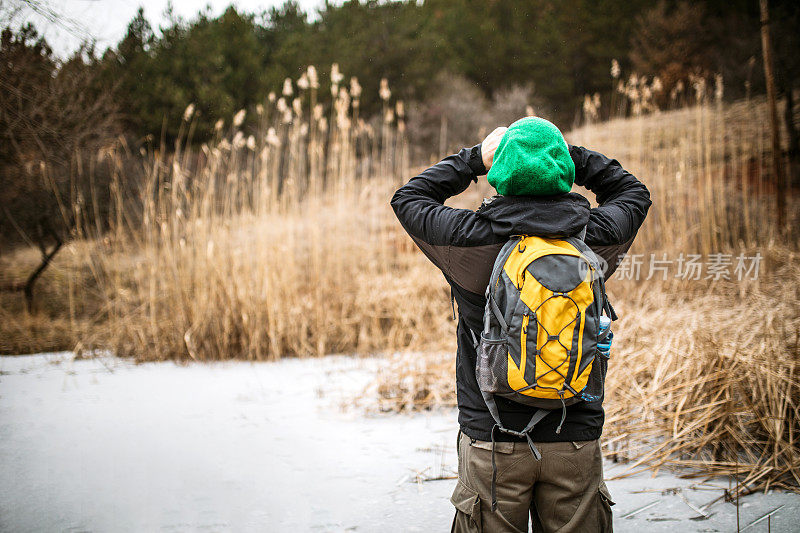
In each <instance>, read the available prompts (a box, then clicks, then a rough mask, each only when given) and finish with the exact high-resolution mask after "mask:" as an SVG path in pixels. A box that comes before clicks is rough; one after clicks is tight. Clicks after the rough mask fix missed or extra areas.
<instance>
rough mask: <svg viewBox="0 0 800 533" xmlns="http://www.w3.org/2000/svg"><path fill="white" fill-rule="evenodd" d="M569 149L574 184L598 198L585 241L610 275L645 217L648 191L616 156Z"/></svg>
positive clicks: (607, 274)
mask: <svg viewBox="0 0 800 533" xmlns="http://www.w3.org/2000/svg"><path fill="white" fill-rule="evenodd" d="M569 152H570V155H571V156H572V161H573V162H574V163H575V183H576V184H577V185H581V186H583V187H586V188H587V189H589V190H590V191H591V192H593V193H594V194H595V196H596V197H597V203H598V204H599V206H598V207H595V208H593V209H592V210H591V212H590V214H589V225H588V227H587V228H586V239H585V240H586V244H588V245H589V246H590V247H591V248H592V250H594V251H595V252H596V253H597V254H598V255H600V256H601V257H602V258H603V259H604V260H605V261H606V262H607V263H608V265H609V269H608V270H607V271H606V277H609V276H611V274H613V273H614V271H615V270H616V268H617V266H618V265H619V262H620V261H621V259H622V256H623V255H624V254H625V253H626V252H627V251H628V249H629V248H630V247H631V244H633V239H634V237H636V232H637V231H639V228H640V227H641V225H642V223H643V222H644V219H645V217H646V216H647V211H648V209H649V208H650V205H651V204H652V202H651V201H650V192H649V191H648V190H647V187H645V185H644V184H643V183H642V182H640V181H639V180H638V179H636V177H634V176H633V174H631V173H630V172H628V171H627V170H625V169H624V168H622V165H620V164H619V162H618V161H617V160H616V159H609V158H608V157H606V156H604V155H603V154H600V153H598V152H594V151H592V150H588V149H586V148H583V147H582V146H572V145H570V147H569Z"/></svg>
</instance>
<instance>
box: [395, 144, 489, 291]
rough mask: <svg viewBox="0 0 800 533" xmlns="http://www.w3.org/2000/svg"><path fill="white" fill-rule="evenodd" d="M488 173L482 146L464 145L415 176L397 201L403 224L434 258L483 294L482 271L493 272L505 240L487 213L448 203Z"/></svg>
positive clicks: (449, 274) (453, 277)
mask: <svg viewBox="0 0 800 533" xmlns="http://www.w3.org/2000/svg"><path fill="white" fill-rule="evenodd" d="M483 174H486V168H485V167H484V166H483V160H482V159H481V146H480V145H477V146H473V147H472V148H464V149H462V150H461V151H460V152H459V153H457V154H455V155H451V156H448V157H446V158H444V159H443V160H442V161H440V162H439V163H437V164H435V165H433V166H432V167H430V168H428V169H427V170H425V171H424V172H422V174H420V175H419V176H416V177H414V178H412V179H411V180H410V181H409V182H408V183H406V184H405V185H403V186H402V187H400V189H398V191H397V192H396V193H395V194H394V196H393V197H392V201H391V204H392V208H393V209H394V212H395V214H396V215H397V218H398V220H400V224H402V226H403V228H404V229H405V230H406V232H408V234H409V235H410V236H411V239H412V240H413V241H414V243H415V244H416V245H417V246H418V247H419V248H420V250H422V252H423V253H424V254H425V255H426V256H427V257H428V259H430V260H431V261H432V262H433V264H434V265H436V266H437V267H439V269H440V270H441V271H442V272H443V273H444V275H445V276H446V277H447V278H448V280H449V281H453V282H455V283H456V284H457V285H459V286H460V287H462V288H465V289H466V290H468V291H471V292H474V293H477V294H483V292H484V291H485V290H486V280H485V279H484V278H485V277H486V276H484V275H483V274H482V273H484V271H489V272H491V268H492V264H493V263H494V259H495V257H496V256H497V253H498V252H499V251H500V248H501V247H502V245H503V243H502V242H500V243H495V242H494V241H497V239H495V238H493V233H492V226H491V223H490V222H489V221H488V220H487V219H486V218H484V217H481V216H479V215H478V214H477V213H476V212H475V211H472V210H470V209H455V208H453V207H448V206H446V205H444V202H445V200H447V199H448V198H450V197H451V196H455V195H457V194H460V193H461V192H463V191H464V190H465V189H466V188H467V187H468V186H469V184H470V182H472V181H477V177H478V176H480V175H483ZM487 243H492V244H487Z"/></svg>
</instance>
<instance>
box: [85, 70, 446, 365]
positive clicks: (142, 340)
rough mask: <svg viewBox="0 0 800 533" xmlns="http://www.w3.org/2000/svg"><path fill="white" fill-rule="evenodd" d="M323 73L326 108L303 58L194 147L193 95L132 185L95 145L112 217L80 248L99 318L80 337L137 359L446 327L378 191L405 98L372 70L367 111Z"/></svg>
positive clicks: (330, 348)
mask: <svg viewBox="0 0 800 533" xmlns="http://www.w3.org/2000/svg"><path fill="white" fill-rule="evenodd" d="M332 71H333V75H332V79H331V83H330V90H331V93H332V95H333V97H334V98H333V105H332V107H331V109H330V114H328V113H327V112H326V111H324V110H323V108H322V106H321V105H320V104H318V103H317V98H318V95H317V93H316V91H317V89H318V88H319V82H318V80H316V78H315V76H316V74H315V73H314V74H312V73H313V72H315V71H313V70H312V69H309V72H308V73H307V74H304V75H303V78H301V80H299V81H298V82H297V84H296V88H297V91H298V92H295V84H293V83H292V82H291V80H287V81H286V84H285V85H284V90H283V96H282V97H280V98H276V97H275V96H270V98H269V99H268V100H267V101H266V102H264V103H263V104H262V105H260V106H259V107H258V108H257V109H256V111H255V117H253V119H252V120H250V121H249V122H250V123H253V122H255V123H256V126H255V128H254V129H250V130H246V129H245V124H246V123H248V120H247V119H248V117H247V116H246V114H245V111H241V112H240V113H239V114H237V115H236V116H235V117H234V118H233V122H232V124H231V125H230V126H229V127H227V128H226V127H225V125H224V123H223V122H222V121H221V122H220V123H218V126H217V133H216V136H215V138H214V139H213V140H212V141H211V142H209V143H207V144H204V145H202V146H201V147H200V148H199V149H195V148H193V147H192V145H191V144H189V143H188V142H187V141H188V140H189V139H190V132H191V131H192V114H193V108H192V107H191V106H190V107H189V108H188V109H187V111H186V114H185V116H184V124H183V128H182V129H181V136H180V138H179V140H178V142H177V143H176V145H175V146H174V149H173V150H172V151H168V150H167V149H166V147H162V149H161V150H158V151H153V152H152V153H146V154H145V155H144V158H143V159H144V162H143V165H144V169H145V170H144V175H145V177H144V180H143V184H142V187H141V188H139V189H137V190H136V191H135V192H134V195H133V196H134V197H133V198H131V197H129V196H128V195H126V194H124V193H123V192H122V191H123V188H122V186H121V182H122V181H123V180H124V178H125V176H124V169H125V168H126V167H127V165H128V161H127V160H126V158H125V154H124V151H123V150H122V149H121V148H122V147H118V148H113V147H112V148H109V149H108V150H106V151H105V152H104V153H103V154H102V156H103V164H107V165H110V166H111V167H112V168H113V172H114V173H115V175H116V176H117V177H118V181H117V182H115V184H114V187H113V190H112V192H113V195H112V196H113V198H112V199H113V209H112V212H113V214H112V217H111V223H110V226H111V231H109V232H106V233H104V234H103V236H102V238H98V239H97V240H96V246H95V247H94V248H93V249H92V252H91V254H90V255H89V257H87V260H88V262H89V263H90V264H91V265H92V268H93V270H94V272H95V274H96V279H97V280H98V284H99V286H100V290H101V291H102V293H103V294H104V295H105V301H106V307H105V313H106V316H107V320H106V325H107V327H105V328H103V329H102V330H99V331H98V332H97V333H96V335H95V336H93V337H88V338H86V339H85V340H84V342H83V345H84V346H86V347H89V346H98V345H99V346H105V347H110V348H112V349H113V350H114V351H115V352H116V353H118V354H121V355H126V356H133V357H136V358H137V359H140V360H154V359H155V360H157V359H186V358H192V359H196V360H214V359H228V358H242V359H250V360H262V359H277V358H280V357H286V356H308V355H323V354H328V353H336V352H348V353H350V352H375V351H381V350H386V349H391V348H393V347H400V346H419V347H421V346H423V343H425V342H427V341H428V340H429V338H430V337H429V335H430V329H429V328H425V327H423V326H424V325H427V324H434V325H438V328H439V329H440V333H441V337H442V338H444V337H445V328H446V322H444V321H443V320H441V318H442V317H441V316H440V312H439V311H440V309H441V308H442V306H441V305H439V304H438V303H437V302H439V301H444V299H445V294H446V292H445V290H444V288H443V287H442V285H441V283H440V282H439V280H438V279H437V278H436V277H433V276H430V274H429V272H427V271H426V270H425V265H424V264H423V263H422V262H421V261H418V259H417V258H416V256H415V254H413V253H410V252H411V245H410V243H408V242H407V241H406V240H405V239H404V237H403V236H402V234H401V232H399V231H397V228H396V224H395V223H394V220H393V215H392V213H391V210H390V208H389V205H388V201H387V199H388V198H389V196H390V195H391V193H392V191H393V189H394V188H395V187H396V186H397V185H398V184H399V183H400V181H401V180H402V177H403V176H406V175H407V174H408V158H407V153H408V149H407V140H406V138H405V133H404V132H405V126H404V117H403V106H402V102H393V101H391V91H390V89H389V87H388V84H386V83H385V82H384V83H382V84H381V93H380V96H381V98H382V100H383V101H384V109H383V113H382V116H381V117H379V119H378V120H377V121H373V123H372V124H370V123H367V122H364V121H363V120H361V119H360V118H359V116H358V114H359V96H360V91H361V89H360V86H359V84H358V81H357V80H356V79H355V78H353V79H351V81H350V83H349V85H348V87H344V86H342V85H341V83H342V81H343V76H342V75H341V74H340V73H339V71H338V69H337V68H335V67H334V68H333V69H332ZM375 176H377V178H375ZM131 205H135V206H139V208H138V209H137V210H135V212H136V216H132V211H131V210H130V206H131ZM77 207H79V205H78V206H77ZM76 216H78V217H80V213H79V212H78V213H76ZM83 230H84V232H85V233H84V235H83V236H84V237H90V236H92V235H93V233H94V230H93V228H90V227H88V226H86V225H84V226H83Z"/></svg>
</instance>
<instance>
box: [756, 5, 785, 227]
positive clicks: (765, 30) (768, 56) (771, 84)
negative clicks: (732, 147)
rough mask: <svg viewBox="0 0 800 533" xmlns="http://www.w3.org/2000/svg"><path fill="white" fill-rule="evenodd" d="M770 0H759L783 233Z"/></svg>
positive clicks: (781, 179)
mask: <svg viewBox="0 0 800 533" xmlns="http://www.w3.org/2000/svg"><path fill="white" fill-rule="evenodd" d="M767 2H768V0H759V3H760V7H761V48H762V52H763V54H764V77H765V78H766V81H767V100H768V102H769V117H770V129H771V131H772V173H773V179H774V180H775V186H776V195H775V197H776V200H777V210H778V226H779V227H780V230H781V231H783V230H784V229H785V226H786V196H785V194H786V183H785V181H784V179H783V172H782V170H783V169H782V165H781V155H782V154H781V137H780V135H781V134H780V130H779V129H778V128H779V126H778V106H777V104H776V102H775V77H774V75H773V72H772V47H771V44H770V34H769V6H768V3H767Z"/></svg>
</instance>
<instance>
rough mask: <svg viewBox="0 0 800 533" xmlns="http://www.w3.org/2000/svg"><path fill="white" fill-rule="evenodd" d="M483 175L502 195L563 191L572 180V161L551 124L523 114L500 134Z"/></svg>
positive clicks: (564, 142) (569, 185)
mask: <svg viewBox="0 0 800 533" xmlns="http://www.w3.org/2000/svg"><path fill="white" fill-rule="evenodd" d="M487 179H488V180H489V185H491V186H492V187H494V188H495V189H496V190H497V193H498V194H502V195H504V196H546V195H552V194H563V193H566V192H569V190H570V189H571V188H572V182H573V181H575V163H573V162H572V157H570V155H569V147H568V146H567V141H565V140H564V136H563V135H561V132H560V131H559V130H558V128H557V127H556V126H555V124H553V123H552V122H548V121H547V120H545V119H543V118H538V117H527V118H522V119H520V120H518V121H516V122H514V123H513V124H512V125H511V126H509V127H508V130H506V132H505V134H503V138H502V139H500V144H499V145H498V147H497V151H496V152H495V153H494V162H493V163H492V167H491V168H490V169H489V174H488V175H487Z"/></svg>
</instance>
